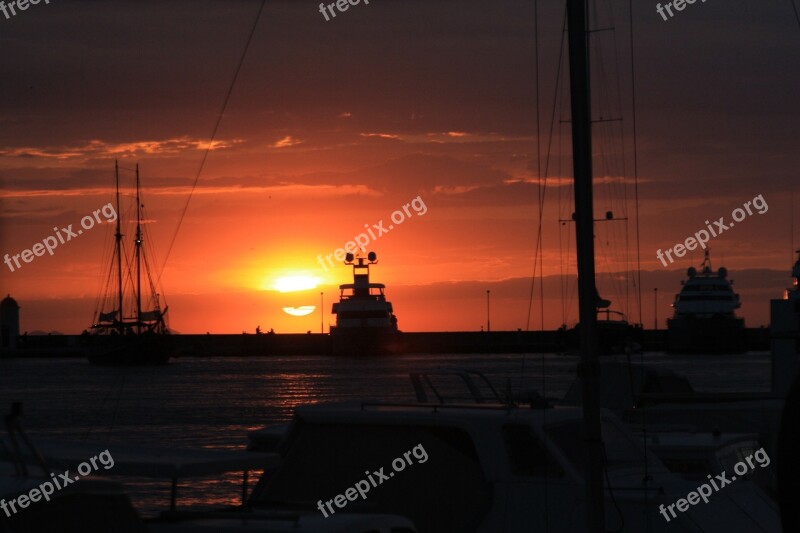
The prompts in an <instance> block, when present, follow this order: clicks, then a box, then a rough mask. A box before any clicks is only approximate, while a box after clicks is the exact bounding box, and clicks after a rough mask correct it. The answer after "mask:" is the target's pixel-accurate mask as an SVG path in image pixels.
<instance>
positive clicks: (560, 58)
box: [526, 9, 567, 330]
mask: <svg viewBox="0 0 800 533" xmlns="http://www.w3.org/2000/svg"><path fill="white" fill-rule="evenodd" d="M566 24H567V19H566V9H565V10H564V26H563V31H562V32H561V49H560V50H559V53H558V65H557V67H556V78H555V79H556V85H555V89H554V91H553V106H552V113H551V114H550V135H549V137H548V141H547V155H546V156H545V163H544V185H543V186H542V184H541V180H542V173H541V169H539V170H538V172H539V176H538V177H539V186H540V188H542V192H541V194H540V197H539V199H538V202H539V230H538V235H537V242H536V255H535V258H534V266H533V279H535V278H536V266H537V262H538V256H539V255H540V254H541V250H540V248H541V240H542V220H543V216H544V198H545V194H546V193H547V176H548V173H549V168H550V155H551V153H552V146H553V129H554V124H555V115H556V107H557V106H558V91H559V80H560V78H561V64H562V62H563V55H564V32H565V31H566ZM537 54H538V51H537ZM537 65H538V59H537ZM537 79H538V70H537ZM537 101H538V89H537ZM538 128H539V126H538V109H537V135H538ZM537 143H538V138H537ZM537 150H538V148H537ZM540 270H541V266H540ZM542 277H544V276H542ZM533 290H534V284H533V281H532V282H531V290H530V294H529V296H528V319H527V322H526V328H527V329H528V330H530V323H531V313H532V305H533Z"/></svg>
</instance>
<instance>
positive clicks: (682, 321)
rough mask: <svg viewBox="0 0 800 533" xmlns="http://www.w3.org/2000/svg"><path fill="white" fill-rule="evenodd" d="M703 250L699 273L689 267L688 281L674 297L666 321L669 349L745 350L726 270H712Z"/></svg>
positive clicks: (737, 304) (736, 299)
mask: <svg viewBox="0 0 800 533" xmlns="http://www.w3.org/2000/svg"><path fill="white" fill-rule="evenodd" d="M708 252H709V251H708V250H706V254H705V259H704V260H703V264H702V265H700V272H698V271H697V269H696V268H694V267H690V268H689V270H688V271H687V275H688V277H689V279H688V280H686V281H683V282H681V284H682V285H683V288H682V289H681V292H680V293H679V294H677V295H676V296H675V302H674V303H673V304H672V307H673V308H674V309H675V313H674V315H673V317H672V318H671V319H669V320H667V330H668V341H667V342H668V349H669V351H671V352H678V353H738V352H743V351H745V329H744V319H743V318H739V317H737V316H736V314H735V310H736V309H738V308H739V307H740V306H741V303H740V302H739V295H738V294H736V293H735V292H734V291H733V281H729V280H728V271H727V269H726V268H725V267H720V268H719V270H717V271H716V272H714V270H713V269H712V268H711V259H710V258H709V255H708Z"/></svg>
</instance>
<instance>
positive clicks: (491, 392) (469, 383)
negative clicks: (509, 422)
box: [409, 369, 506, 404]
mask: <svg viewBox="0 0 800 533" xmlns="http://www.w3.org/2000/svg"><path fill="white" fill-rule="evenodd" d="M453 376H454V377H457V378H460V379H461V382H462V383H463V385H464V386H465V387H466V389H467V391H468V393H469V396H468V397H461V396H450V397H448V396H445V395H444V394H443V393H442V392H440V390H439V389H438V388H437V387H436V385H434V383H433V381H432V380H431V377H453ZM409 377H410V378H411V383H412V385H413V386H414V393H415V394H416V397H417V401H418V402H420V403H427V402H428V401H429V400H428V398H429V396H430V394H432V395H433V396H435V397H436V400H437V401H438V403H440V404H443V403H446V402H448V401H453V400H465V399H466V400H468V401H469V400H471V401H473V402H475V403H501V404H502V403H506V402H505V400H504V399H503V398H502V397H501V396H500V394H499V393H498V392H497V390H496V389H495V388H494V386H493V385H492V383H491V382H490V381H489V379H488V378H487V377H486V376H485V375H484V374H483V373H482V372H478V371H477V370H456V369H441V370H434V371H428V372H411V373H410V374H409ZM481 385H482V386H483V389H484V391H485V392H487V393H488V395H486V394H484V392H482V391H481ZM426 386H427V387H426Z"/></svg>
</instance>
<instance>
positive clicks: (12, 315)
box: [0, 294, 19, 349]
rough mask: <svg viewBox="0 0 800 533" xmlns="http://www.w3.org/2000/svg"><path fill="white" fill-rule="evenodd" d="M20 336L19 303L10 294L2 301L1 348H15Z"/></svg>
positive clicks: (0, 303) (0, 316) (0, 322)
mask: <svg viewBox="0 0 800 533" xmlns="http://www.w3.org/2000/svg"><path fill="white" fill-rule="evenodd" d="M18 338H19V305H17V301H16V300H15V299H14V298H12V297H11V295H10V294H9V295H8V296H6V297H5V298H3V301H2V302H0V348H6V349H15V348H16V347H17V339H18Z"/></svg>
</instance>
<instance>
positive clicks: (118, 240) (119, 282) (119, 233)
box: [114, 160, 124, 333]
mask: <svg viewBox="0 0 800 533" xmlns="http://www.w3.org/2000/svg"><path fill="white" fill-rule="evenodd" d="M114 177H115V179H116V186H117V232H116V234H114V238H115V240H116V244H115V250H114V253H115V254H116V256H117V297H118V298H117V309H119V311H118V312H119V326H118V328H119V332H120V333H123V331H124V329H123V327H122V319H123V315H122V231H120V228H121V226H120V218H121V217H120V213H122V211H120V210H119V161H117V160H114Z"/></svg>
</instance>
